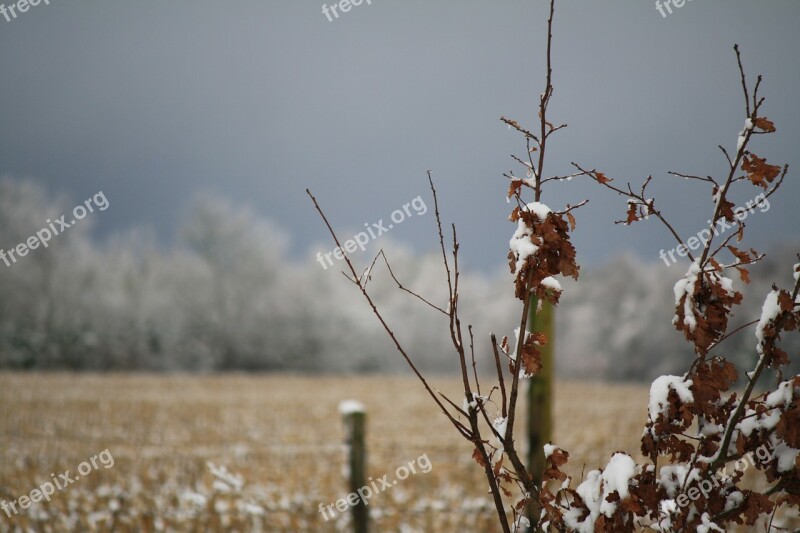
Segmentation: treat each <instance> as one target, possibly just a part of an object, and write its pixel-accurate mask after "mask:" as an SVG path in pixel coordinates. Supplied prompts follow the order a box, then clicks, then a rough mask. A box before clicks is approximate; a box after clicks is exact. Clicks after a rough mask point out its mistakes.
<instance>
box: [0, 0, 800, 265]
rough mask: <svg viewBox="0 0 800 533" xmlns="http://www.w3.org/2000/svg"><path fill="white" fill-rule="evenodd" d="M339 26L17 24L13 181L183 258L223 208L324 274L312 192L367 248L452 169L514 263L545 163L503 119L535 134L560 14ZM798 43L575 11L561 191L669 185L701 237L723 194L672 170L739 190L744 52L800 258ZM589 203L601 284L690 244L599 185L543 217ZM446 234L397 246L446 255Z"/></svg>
mask: <svg viewBox="0 0 800 533" xmlns="http://www.w3.org/2000/svg"><path fill="white" fill-rule="evenodd" d="M6 3H8V2H6ZM322 4H323V3H322V2H319V1H310V0H293V1H288V0H285V1H281V2H278V1H273V0H263V1H254V0H236V1H228V2H219V1H215V2H212V1H208V0H172V1H169V2H165V1H164V0H137V1H136V2H132V1H125V2H123V1H121V0H102V1H101V0H74V1H67V0H51V1H50V5H49V6H48V5H45V4H43V3H42V4H40V5H39V6H37V7H32V8H31V9H30V10H29V11H28V12H26V13H23V14H20V15H19V17H18V18H17V19H14V20H12V21H11V22H7V21H6V20H5V19H3V18H0V94H2V95H3V99H2V102H1V103H0V124H2V127H0V175H10V176H13V177H17V178H23V177H30V178H33V179H35V180H37V181H39V182H41V183H44V184H46V185H47V187H48V188H49V189H50V190H52V191H54V192H66V193H68V194H70V195H71V196H72V197H73V198H75V199H82V198H88V197H90V195H92V194H94V193H95V192H96V191H98V190H100V189H102V190H103V191H104V192H105V194H106V196H107V197H108V199H109V201H110V203H111V208H110V209H109V210H108V211H106V212H104V213H103V214H102V217H97V219H96V220H95V224H96V226H97V233H98V235H100V236H103V235H108V234H109V233H112V232H115V231H118V230H121V229H124V228H127V227H130V226H134V225H137V226H140V225H146V226H152V227H153V228H155V229H156V231H157V232H158V235H159V236H160V237H161V238H162V239H163V240H164V241H165V242H169V241H170V239H171V238H172V236H173V235H174V233H175V229H176V222H177V220H178V218H179V216H180V214H181V212H182V210H184V209H185V207H186V201H187V199H188V198H190V197H191V196H192V195H193V194H194V193H195V192H197V191H199V190H211V191H213V192H215V193H218V194H221V195H224V196H226V197H229V198H230V199H232V200H233V201H234V202H238V203H242V204H248V205H250V206H252V207H253V208H254V209H256V210H257V211H258V212H259V213H261V214H263V215H264V216H265V217H268V218H270V219H272V220H274V221H275V222H276V223H277V224H278V225H280V226H282V227H283V228H285V229H286V230H287V231H288V232H289V233H290V234H291V235H292V237H293V239H294V244H293V250H294V253H295V254H297V255H298V256H302V257H307V256H306V255H305V254H306V252H307V251H308V250H309V249H316V248H315V246H316V243H319V242H326V244H327V241H326V240H325V239H326V235H325V234H324V232H323V226H322V225H321V223H320V222H319V220H318V219H317V218H316V216H315V214H314V213H313V211H312V208H311V205H310V203H309V201H308V199H307V198H306V196H305V193H304V189H305V188H306V187H310V188H311V189H312V191H313V192H314V193H315V194H316V195H317V197H318V199H319V200H320V201H321V202H322V203H323V206H324V207H325V208H326V210H327V211H328V214H329V215H330V217H331V219H332V220H333V221H334V222H335V223H336V224H337V226H339V227H341V228H342V230H343V232H345V233H346V231H345V230H346V229H347V228H350V229H357V228H360V227H361V226H362V225H363V224H364V223H365V222H367V223H371V222H375V221H377V220H378V219H379V218H384V219H387V218H388V216H389V214H390V213H391V212H392V211H393V210H394V209H397V208H399V207H401V205H402V204H403V203H405V202H407V201H409V200H410V199H411V198H413V197H415V196H417V195H419V194H423V195H425V194H427V184H426V181H425V171H426V170H427V169H432V170H433V171H434V176H435V179H436V182H437V184H438V188H439V191H440V193H441V204H442V209H443V214H444V216H445V218H446V219H448V220H453V221H455V222H456V223H457V224H458V227H459V230H460V234H461V240H462V251H463V254H464V258H465V260H466V261H467V262H468V263H469V264H470V265H472V266H475V267H479V268H482V269H487V268H494V267H499V266H501V265H503V264H504V263H505V255H506V254H507V249H508V248H507V247H508V239H509V237H510V235H511V233H512V232H513V229H514V228H513V226H512V225H511V224H510V223H509V222H507V221H506V220H505V218H506V215H507V213H508V211H509V206H508V205H507V204H506V202H505V199H504V192H505V191H506V188H507V184H506V182H505V180H504V179H503V178H502V177H501V174H502V172H503V171H506V170H509V169H512V168H514V169H515V170H516V169H517V167H516V166H515V164H514V163H513V162H512V161H511V159H510V158H509V157H508V156H509V154H511V153H517V154H519V153H521V152H522V151H524V146H523V144H522V139H521V138H520V137H519V136H518V135H516V134H514V133H513V132H510V131H508V130H507V128H506V127H505V126H503V125H502V124H501V123H500V122H499V117H500V116H501V115H505V116H508V117H512V118H515V119H518V120H519V121H520V122H522V123H527V124H532V123H533V121H534V120H535V118H536V100H537V95H538V94H539V93H540V92H541V91H542V88H543V73H544V67H543V46H544V38H545V34H544V31H545V27H546V26H545V23H546V21H545V15H546V9H545V8H546V3H545V1H544V0H508V1H495V2H488V1H487V2H478V1H474V0H458V1H456V0H448V1H444V0H437V1H430V0H429V1H422V0H403V1H399V0H372V4H371V5H367V4H366V3H364V4H362V5H361V6H359V7H355V8H353V9H352V10H351V11H350V12H348V13H346V14H344V15H342V16H341V17H340V18H339V19H337V20H334V21H333V22H330V21H328V19H327V18H326V16H325V15H324V14H323V13H322ZM798 23H800V2H797V1H796V0H767V1H761V0H759V1H757V2H756V1H749V2H748V1H744V0H738V1H737V0H724V1H723V0H694V1H690V2H687V3H686V5H684V6H683V7H682V8H680V9H677V10H675V12H674V13H673V14H672V15H669V16H668V17H666V18H663V17H662V16H661V15H660V14H659V12H658V11H657V10H656V8H655V6H654V3H653V2H650V1H646V0H640V1H635V2H634V1H623V0H613V1H612V0H592V1H577V0H562V1H561V2H559V3H558V4H557V7H556V23H555V26H556V28H555V37H554V56H553V60H554V84H555V88H556V92H555V96H554V100H553V103H552V107H551V117H552V120H553V122H557V123H561V122H566V123H568V124H569V125H570V127H569V128H568V129H567V130H565V131H564V132H562V133H560V134H558V135H557V136H555V137H553V138H552V139H553V144H552V145H551V151H550V152H549V154H548V157H549V163H550V167H549V170H550V171H551V172H555V171H564V170H567V168H568V164H569V162H570V161H572V160H575V161H579V162H581V163H582V164H584V165H586V166H588V167H597V168H600V169H603V170H604V171H605V172H606V173H607V174H608V175H609V176H612V177H615V178H616V179H617V180H618V181H622V182H624V181H627V180H632V181H633V182H634V183H637V184H638V183H639V181H640V180H641V178H642V177H644V176H646V175H647V174H650V173H652V174H653V176H654V178H655V180H656V183H655V186H654V187H653V195H654V196H655V197H656V199H657V201H658V202H660V205H661V206H662V208H663V209H664V211H665V212H666V213H668V214H670V215H671V216H672V218H673V219H674V220H675V221H676V224H677V227H678V229H679V231H680V232H681V233H682V234H683V235H685V236H686V237H688V236H690V235H692V234H694V233H696V232H697V231H698V230H699V229H701V227H702V225H703V224H704V223H705V220H706V219H707V218H708V212H707V209H708V199H709V196H710V195H709V192H708V191H707V190H706V189H705V188H704V187H703V186H702V185H700V184H694V183H688V184H687V183H686V182H684V181H683V180H676V179H675V178H669V177H667V175H666V172H667V171H668V170H676V171H683V172H688V173H694V174H701V175H705V174H715V175H720V174H722V173H723V172H724V166H725V164H724V160H723V158H722V155H721V153H720V152H719V150H718V149H717V148H716V147H717V145H718V144H724V145H725V146H726V147H728V148H729V149H732V150H735V143H736V135H737V133H738V131H739V130H740V129H741V127H742V125H743V122H744V118H745V117H744V110H743V97H742V94H741V89H740V85H739V77H738V71H737V69H736V62H735V57H734V54H733V50H732V46H733V44H734V43H735V42H738V43H739V44H740V45H741V47H742V50H743V58H744V62H745V67H746V70H747V72H748V74H749V75H750V76H751V78H754V77H755V75H756V74H758V73H762V74H763V75H764V77H765V80H764V83H763V87H762V94H763V95H764V96H766V97H767V104H766V106H765V113H766V115H767V116H768V117H769V118H770V119H772V120H774V121H775V123H776V125H777V128H778V133H777V134H775V135H772V136H767V137H759V138H758V139H757V144H755V145H754V146H753V149H754V150H755V151H757V153H759V154H760V155H765V156H767V157H768V159H769V160H770V162H774V163H783V162H785V163H789V164H790V165H791V166H792V167H793V169H794V170H793V171H790V175H789V177H788V178H787V183H786V185H785V187H784V191H783V194H782V195H780V197H777V196H776V197H773V198H772V199H771V200H772V201H771V209H770V211H769V212H768V213H765V214H759V215H758V216H753V217H752V220H748V221H747V222H748V231H749V237H750V239H751V240H750V244H755V243H758V244H760V246H761V247H762V248H766V247H767V246H768V245H769V244H770V243H775V242H785V241H790V242H795V243H798V242H799V241H800V239H799V238H798V228H800V214H799V213H800V211H799V210H797V209H796V205H797V200H798V199H800V185H798V179H800V178H799V177H798V172H800V150H798V144H799V143H798V141H800V106H798V105H797V98H798V95H800V68H799V67H800V53H798V52H800V32H799V31H798ZM757 192H758V191H756V190H755V189H747V190H746V191H745V192H744V193H743V194H741V195H740V196H739V198H741V199H749V198H752V197H754V196H755V195H756V194H757ZM426 198H427V197H426ZM584 198H591V202H590V204H589V205H588V206H587V207H585V208H583V209H582V210H581V211H579V212H578V213H576V214H577V215H578V229H577V234H576V236H575V242H576V245H577V247H578V250H579V260H580V261H581V262H582V263H584V264H596V263H598V262H601V261H603V260H606V259H608V258H610V256H612V255H614V254H616V253H618V252H619V251H621V250H631V251H633V252H634V253H637V254H638V255H640V256H642V257H644V258H645V259H649V260H653V261H657V260H658V251H659V249H661V248H671V247H672V246H674V243H672V242H671V241H670V239H669V237H668V235H667V234H666V233H665V231H664V230H663V229H662V228H660V227H658V226H657V225H656V224H655V222H654V221H650V222H648V223H646V224H644V225H637V226H634V227H633V228H625V227H621V226H616V227H613V226H612V224H611V222H612V221H613V220H615V219H618V218H622V216H623V212H624V201H623V200H622V199H620V198H617V197H614V196H612V195H611V194H610V193H609V192H607V191H605V190H602V189H600V188H599V187H598V186H597V185H592V184H590V183H578V182H577V181H573V182H571V183H569V184H563V186H562V185H559V186H556V187H553V188H551V189H549V190H546V191H545V197H544V201H545V202H546V203H548V204H550V205H551V206H552V207H561V206H563V205H564V203H565V202H572V203H575V202H577V201H580V200H582V199H584ZM432 222H433V220H432V218H431V217H427V218H425V217H421V218H416V219H410V220H408V221H407V222H405V223H404V224H403V225H402V226H401V227H398V228H396V229H395V230H393V231H392V235H393V237H394V238H397V239H400V240H404V241H407V242H410V243H414V246H415V247H417V248H418V249H420V250H426V249H430V248H432V247H433V246H435V239H434V238H433V234H432ZM301 254H302V255H301ZM309 260H312V259H309Z"/></svg>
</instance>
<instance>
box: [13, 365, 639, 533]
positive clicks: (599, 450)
mask: <svg viewBox="0 0 800 533" xmlns="http://www.w3.org/2000/svg"><path fill="white" fill-rule="evenodd" d="M432 382H433V383H434V384H435V385H436V386H437V387H438V388H440V389H441V390H442V391H445V392H452V393H453V397H458V394H457V391H458V381H457V380H455V379H453V378H449V377H445V378H433V379H432ZM555 390H556V393H555V411H556V412H555V417H556V428H555V439H554V441H555V443H556V444H557V445H559V446H561V447H562V448H564V449H566V450H568V451H569V452H570V453H571V456H572V470H571V471H570V472H571V473H574V474H578V475H579V474H580V470H581V469H582V467H583V465H584V463H585V464H586V468H587V470H588V469H590V468H596V467H598V466H600V467H602V466H605V464H606V462H607V461H608V458H609V457H610V455H611V453H612V452H614V451H617V450H623V449H624V450H629V451H637V452H638V448H639V436H640V435H641V430H642V427H643V424H644V421H645V416H646V405H647V388H646V387H636V386H619V385H615V386H609V385H599V384H587V383H563V382H559V383H558V384H557V385H556V389H555ZM350 398H353V399H357V400H360V401H361V402H362V403H364V404H365V405H366V406H367V409H368V439H367V445H368V449H369V452H368V453H369V475H370V476H373V477H375V478H376V479H377V478H380V477H382V476H383V475H384V474H389V479H392V478H393V477H394V473H395V470H396V469H397V467H399V466H401V465H406V464H408V462H409V461H412V460H414V459H416V458H418V457H420V456H422V455H423V454H427V457H428V459H429V460H430V463H431V465H432V468H431V470H430V472H428V473H424V474H423V473H422V472H420V473H418V474H416V475H411V476H410V477H408V478H407V479H405V480H404V481H402V482H400V483H398V484H397V485H396V486H393V487H391V488H390V489H386V490H385V491H384V492H381V493H380V494H378V495H376V496H374V497H373V498H372V499H371V501H370V506H369V507H370V512H371V516H372V519H373V524H374V525H375V528H374V529H375V531H398V532H403V533H411V532H414V531H425V532H427V531H462V532H463V531H481V532H484V531H486V532H488V531H495V529H494V528H493V527H492V516H493V509H492V507H491V505H490V501H489V498H488V497H487V494H486V491H485V489H484V487H485V483H484V479H483V477H482V472H481V469H480V467H478V466H477V465H476V464H475V462H474V461H473V460H472V459H471V449H470V447H469V445H468V443H466V442H465V441H463V440H461V439H460V437H459V436H458V435H457V434H456V433H455V431H454V430H452V429H451V428H450V427H449V426H448V425H447V424H446V421H445V419H444V417H443V416H442V415H441V413H438V412H437V411H436V408H435V406H434V405H433V404H432V403H431V402H430V401H429V400H428V399H427V398H426V396H425V395H424V393H423V390H422V388H421V386H420V385H419V384H418V382H416V381H415V380H414V379H412V378H410V377H298V376H284V375H271V376H243V375H235V376H212V377H204V376H200V377H197V376H160V375H75V374H16V373H1V374H0V402H2V406H3V409H2V412H0V500H2V499H4V500H17V499H19V498H20V496H23V495H29V494H30V492H31V490H32V489H35V488H36V487H38V486H40V485H42V483H44V482H48V481H51V473H52V474H55V477H56V478H57V479H58V477H59V474H60V473H63V472H64V471H66V470H70V471H71V475H72V476H74V475H75V474H76V473H77V469H78V466H79V465H80V464H81V463H82V462H84V461H88V460H89V459H90V458H91V457H92V456H95V455H98V454H100V453H101V452H102V451H103V450H106V449H107V450H108V452H109V454H110V455H111V456H113V466H110V467H108V468H106V466H104V464H97V468H96V469H94V468H92V469H91V472H89V473H88V474H87V475H85V476H81V478H80V479H79V480H77V481H75V482H74V483H73V484H70V485H69V486H67V487H65V488H63V489H62V490H60V491H56V492H55V494H53V495H52V496H51V497H50V498H51V501H50V502H49V503H48V502H46V501H42V502H40V503H36V504H33V505H31V506H30V507H29V508H28V509H27V510H25V511H22V512H21V513H20V514H19V515H13V513H12V517H10V518H9V517H8V516H6V513H4V512H2V511H0V531H2V532H5V531H52V532H62V531H122V532H125V531H142V532H149V531H191V532H195V531H197V532H200V531H203V532H205V531H240V532H249V531H276V532H304V531H341V530H346V526H347V522H348V519H349V517H347V516H344V517H339V518H338V519H336V520H333V519H332V520H329V521H325V520H324V519H323V518H322V516H321V514H320V513H319V512H318V506H319V504H320V503H322V504H326V505H327V504H330V503H333V502H335V501H336V500H337V499H339V498H342V497H344V496H346V495H347V493H348V492H349V491H348V490H347V488H346V485H345V482H344V478H343V473H342V472H343V457H344V455H343V449H342V444H341V443H342V439H343V430H342V421H341V419H340V415H339V413H338V409H337V408H338V403H339V402H340V401H341V400H344V399H350ZM521 420H523V421H524V418H521ZM95 462H96V463H97V461H95ZM209 462H210V463H212V464H213V465H215V467H217V468H219V467H225V468H226V469H227V470H228V472H230V473H231V474H232V475H233V476H234V478H233V479H229V480H228V482H227V483H226V482H225V480H224V478H225V475H224V474H223V476H222V478H223V479H220V478H219V476H216V477H215V476H214V475H213V474H212V473H211V470H210V468H209V466H208V463H209ZM105 464H108V462H106V463H105ZM84 468H85V470H89V468H88V463H87V466H86V467H84ZM236 476H239V477H240V479H241V482H242V484H241V486H237V485H238V481H237V479H236Z"/></svg>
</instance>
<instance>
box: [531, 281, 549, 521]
mask: <svg viewBox="0 0 800 533" xmlns="http://www.w3.org/2000/svg"><path fill="white" fill-rule="evenodd" d="M538 303H539V301H538V298H536V297H531V305H530V308H529V309H530V312H529V314H528V331H539V332H541V333H544V335H545V337H546V338H547V343H546V344H545V345H544V346H543V347H542V349H541V353H542V370H541V372H540V373H539V375H538V376H534V377H532V378H529V382H528V398H527V400H528V428H527V430H528V472H529V473H530V474H531V476H532V477H533V481H534V483H536V485H537V486H541V484H542V476H543V474H544V470H545V457H544V449H543V447H544V445H545V444H547V443H549V442H551V441H552V439H553V374H554V372H553V367H554V366H555V357H553V349H554V344H555V328H554V322H555V317H554V310H553V306H552V304H550V303H548V302H546V301H543V302H541V303H542V310H541V311H540V312H539V313H538V314H537V313H536V308H537V305H538ZM539 512H540V509H539V506H538V503H534V504H533V505H530V506H529V515H528V518H529V519H530V520H531V523H533V522H534V519H537V520H538V517H539Z"/></svg>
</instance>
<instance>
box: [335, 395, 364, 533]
mask: <svg viewBox="0 0 800 533" xmlns="http://www.w3.org/2000/svg"><path fill="white" fill-rule="evenodd" d="M339 412H340V413H341V414H342V421H343V422H344V432H345V438H344V443H345V446H346V447H347V467H348V474H349V477H350V479H349V485H350V486H349V489H350V493H356V492H357V491H358V489H360V488H361V487H364V486H366V485H367V481H366V478H367V447H366V426H367V412H366V409H365V408H364V405H363V404H362V403H361V402H358V401H355V400H345V401H343V402H341V403H340V404H339ZM352 511H353V531H354V532H355V533H368V531H369V510H368V509H367V505H366V503H364V502H363V501H361V500H360V499H359V500H358V502H357V503H356V505H354V506H353V507H352Z"/></svg>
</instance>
